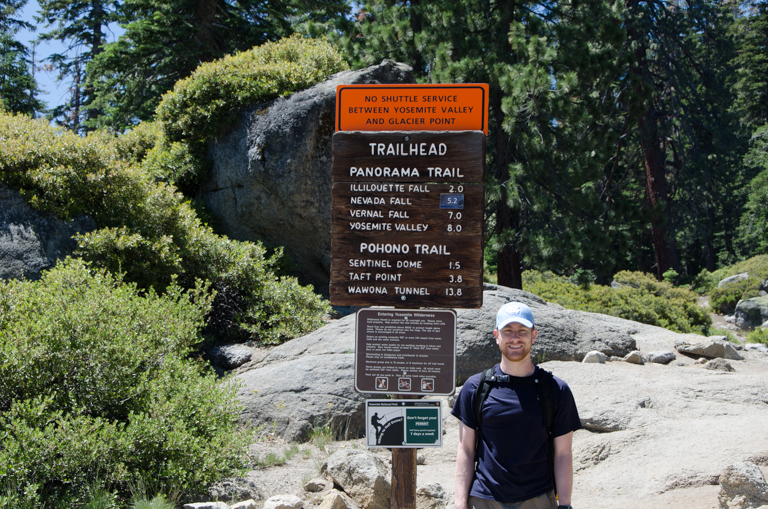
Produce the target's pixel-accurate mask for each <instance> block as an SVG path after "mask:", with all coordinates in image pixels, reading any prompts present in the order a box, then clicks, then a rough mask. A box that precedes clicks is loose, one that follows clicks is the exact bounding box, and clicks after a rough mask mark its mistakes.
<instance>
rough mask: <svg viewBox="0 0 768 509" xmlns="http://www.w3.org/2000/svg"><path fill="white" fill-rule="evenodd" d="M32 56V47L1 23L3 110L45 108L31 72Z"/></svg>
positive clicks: (0, 102)
mask: <svg viewBox="0 0 768 509" xmlns="http://www.w3.org/2000/svg"><path fill="white" fill-rule="evenodd" d="M0 8H2V7H0ZM28 56H29V50H27V48H25V47H24V45H22V44H21V43H19V42H18V41H16V40H15V39H14V38H13V31H11V30H8V29H5V28H3V27H2V23H0V111H2V110H6V111H12V112H17V113H25V114H27V115H32V114H34V113H35V112H39V111H41V110H43V109H44V107H45V105H44V104H43V103H42V102H40V100H38V99H36V98H35V94H36V93H37V92H39V89H38V87H37V83H36V82H35V78H34V77H33V76H32V74H31V73H30V72H29V62H28Z"/></svg>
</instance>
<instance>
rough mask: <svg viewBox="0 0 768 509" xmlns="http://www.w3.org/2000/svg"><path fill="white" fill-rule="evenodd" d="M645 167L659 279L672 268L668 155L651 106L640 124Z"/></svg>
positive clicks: (646, 188) (646, 190) (647, 196)
mask: <svg viewBox="0 0 768 509" xmlns="http://www.w3.org/2000/svg"><path fill="white" fill-rule="evenodd" d="M640 133H641V134H640V136H641V141H640V144H641V147H642V152H643V167H644V169H645V194H646V198H647V200H648V206H649V207H650V208H651V214H652V215H651V234H652V236H653V249H654V253H655V255H656V274H657V277H658V279H659V281H661V280H662V276H663V274H664V273H665V272H666V271H668V270H669V269H670V268H672V258H673V256H672V255H671V252H670V246H669V243H668V242H667V238H666V227H665V213H666V212H667V211H668V207H667V176H666V165H665V160H666V159H665V157H666V156H665V154H664V150H663V147H662V143H661V139H660V138H659V135H658V129H657V125H656V111H655V109H654V108H653V107H650V108H648V110H647V111H646V113H645V116H644V117H643V119H642V121H641V123H640Z"/></svg>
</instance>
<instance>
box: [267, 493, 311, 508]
mask: <svg viewBox="0 0 768 509" xmlns="http://www.w3.org/2000/svg"><path fill="white" fill-rule="evenodd" d="M302 507H304V501H303V500H301V499H300V498H299V497H297V496H296V495H275V496H274V497H269V498H268V499H267V500H266V501H264V508H263V509H301V508H302Z"/></svg>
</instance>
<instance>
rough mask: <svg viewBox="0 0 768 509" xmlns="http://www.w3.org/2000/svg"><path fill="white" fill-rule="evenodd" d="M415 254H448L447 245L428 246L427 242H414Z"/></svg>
mask: <svg viewBox="0 0 768 509" xmlns="http://www.w3.org/2000/svg"><path fill="white" fill-rule="evenodd" d="M415 247H416V254H436V255H449V254H451V253H449V252H448V247H447V246H430V245H429V244H416V246H415Z"/></svg>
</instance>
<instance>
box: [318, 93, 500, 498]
mask: <svg viewBox="0 0 768 509" xmlns="http://www.w3.org/2000/svg"><path fill="white" fill-rule="evenodd" d="M336 106H337V111H336V131H337V132H336V133H335V134H334V137H333V163H332V217H331V229H332V232H331V284H330V300H331V303H333V304H335V305H341V306H392V307H394V308H395V309H394V310H361V311H359V312H358V327H359V322H360V318H361V316H362V317H363V319H364V320H367V322H366V323H367V325H366V327H367V326H368V325H370V326H371V327H370V329H368V328H366V333H365V335H364V337H363V343H364V346H363V347H362V348H361V345H360V344H359V342H360V336H359V335H358V334H356V338H357V340H358V345H357V348H356V369H355V388H356V389H357V390H359V391H361V392H373V393H376V392H381V393H385V394H387V393H389V394H395V395H396V396H395V397H396V398H400V399H410V398H418V396H416V394H430V393H431V394H443V393H445V394H450V393H452V392H453V391H454V390H455V385H454V380H455V376H454V375H453V374H452V373H455V316H456V315H455V312H453V311H449V312H446V311H442V312H441V311H435V310H418V309H402V308H418V307H431V308H479V307H481V306H482V297H483V293H482V285H483V279H482V272H483V222H484V221H483V211H484V206H485V194H484V187H483V182H484V174H485V136H486V135H487V134H488V85H487V84H444V85H339V86H338V87H337V90H336ZM379 312H382V313H387V312H392V314H393V315H394V314H395V313H401V315H398V317H394V316H393V317H383V316H382V317H379V316H378V315H377V313H379ZM443 313H447V314H446V315H443ZM406 314H408V315H409V320H410V319H416V321H419V323H418V324H413V325H406V324H405V323H403V322H404V317H405V315H406ZM416 314H419V315H426V314H434V315H436V316H435V317H425V316H418V317H417V316H416ZM374 315H375V316H374ZM437 315H440V316H439V317H438V316H437ZM447 315H451V317H452V320H451V317H449V316H447ZM435 318H437V320H435ZM422 319H423V320H424V322H423V323H422V322H421V320H422ZM427 320H433V322H432V323H431V324H429V325H428V324H427V323H426V322H427ZM377 321H378V322H377ZM451 321H453V324H452V326H453V330H454V333H453V340H452V341H445V339H447V338H444V337H443V336H444V335H445V334H446V332H445V331H446V330H447V329H448V328H449V327H448V326H446V324H447V322H451ZM396 322H397V323H396ZM377 327H378V328H377ZM406 329H407V331H406ZM358 332H359V331H358ZM446 343H452V344H451V345H450V346H451V347H452V348H453V350H452V351H451V352H450V353H449V352H446V351H445V347H446ZM390 354H394V355H390ZM446 355H449V356H450V357H451V358H452V360H451V361H447V358H446ZM406 358H407V359H406ZM446 364H450V365H452V366H451V367H452V370H446V369H444V368H445V365H446ZM360 366H363V368H362V370H361V368H360ZM398 371H399V373H398ZM403 371H405V375H406V376H403ZM449 371H450V372H451V374H450V375H448V374H447V373H448V372H449ZM408 375H413V376H408ZM432 375H434V376H432ZM377 384H384V385H386V386H387V388H386V389H384V388H382V387H378V388H377ZM390 384H392V386H395V387H390ZM403 384H404V385H403ZM401 385H402V387H401ZM406 385H407V387H406ZM406 389H407V390H406ZM433 391H435V392H433ZM415 506H416V449H400V448H393V449H392V507H393V508H396V509H415Z"/></svg>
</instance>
